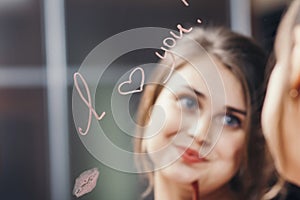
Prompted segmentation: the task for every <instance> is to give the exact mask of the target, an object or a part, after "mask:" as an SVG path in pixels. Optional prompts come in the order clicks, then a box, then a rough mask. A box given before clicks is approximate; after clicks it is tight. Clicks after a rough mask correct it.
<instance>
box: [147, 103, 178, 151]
mask: <svg viewBox="0 0 300 200" xmlns="http://www.w3.org/2000/svg"><path fill="white" fill-rule="evenodd" d="M158 109H159V110H160V111H157V110H158ZM162 111H163V114H162ZM181 121H182V120H181V117H180V111H178V109H177V108H176V105H175V103H168V104H163V102H158V103H157V104H156V105H155V108H154V109H153V112H152V115H151V124H149V127H148V128H147V130H146V139H144V140H145V142H146V146H147V150H148V152H149V151H157V150H158V149H161V148H164V147H167V146H168V145H170V144H171V143H172V137H174V136H176V134H177V133H178V131H179V130H180V126H181V123H182V122H181Z"/></svg>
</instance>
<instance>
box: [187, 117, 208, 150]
mask: <svg viewBox="0 0 300 200" xmlns="http://www.w3.org/2000/svg"><path fill="white" fill-rule="evenodd" d="M211 125H212V123H211V118H210V117H209V116H207V117H205V116H202V117H201V118H200V119H198V120H195V121H194V122H190V125H189V129H188V135H189V136H191V137H193V138H194V139H195V141H196V142H197V143H199V144H200V145H202V144H203V143H209V141H208V138H209V137H208V135H209V130H210V127H211Z"/></svg>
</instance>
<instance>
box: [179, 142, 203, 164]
mask: <svg viewBox="0 0 300 200" xmlns="http://www.w3.org/2000/svg"><path fill="white" fill-rule="evenodd" d="M176 147H177V149H178V150H179V152H180V154H182V155H181V158H182V160H183V161H184V162H186V163H190V164H192V163H200V162H206V161H207V159H206V158H202V157H200V155H199V153H198V152H197V151H195V150H193V149H190V148H186V147H182V146H176Z"/></svg>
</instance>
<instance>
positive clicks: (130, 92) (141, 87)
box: [118, 67, 145, 95]
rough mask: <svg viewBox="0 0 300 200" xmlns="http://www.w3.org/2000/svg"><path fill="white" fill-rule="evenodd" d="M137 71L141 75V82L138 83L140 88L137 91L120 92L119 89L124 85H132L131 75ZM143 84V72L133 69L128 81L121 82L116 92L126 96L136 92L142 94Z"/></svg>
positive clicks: (141, 69) (138, 68)
mask: <svg viewBox="0 0 300 200" xmlns="http://www.w3.org/2000/svg"><path fill="white" fill-rule="evenodd" d="M138 70H139V71H140V72H141V74H142V80H141V83H140V88H139V89H136V90H129V91H126V92H124V91H122V90H121V87H122V86H124V85H126V84H129V85H130V84H131V83H132V76H133V74H134V73H135V72H136V71H138ZM144 82H145V72H144V70H143V68H141V67H137V68H135V69H134V70H133V71H132V72H131V73H130V75H129V80H128V81H125V82H123V83H121V84H120V85H119V86H118V91H119V93H120V94H121V95H127V94H133V93H136V92H142V91H143V86H144Z"/></svg>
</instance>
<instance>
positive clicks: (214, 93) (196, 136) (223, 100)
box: [135, 28, 267, 200]
mask: <svg viewBox="0 0 300 200" xmlns="http://www.w3.org/2000/svg"><path fill="white" fill-rule="evenodd" d="M190 40H192V41H194V43H195V42H196V43H197V44H198V47H197V45H193V42H191V41H190ZM199 47H201V48H199ZM171 52H173V54H172V53H171ZM165 55H166V56H165V58H163V59H162V61H161V63H160V64H162V65H167V66H172V64H174V65H173V66H175V70H174V71H173V73H172V75H171V77H170V78H169V79H166V77H168V75H169V73H170V68H168V67H162V66H161V65H159V66H158V67H157V68H156V69H155V71H154V73H153V76H152V80H151V81H150V82H152V84H148V85H147V86H146V88H145V90H144V94H143V97H142V99H141V102H140V106H139V109H138V115H137V122H138V124H139V126H138V127H137V138H138V139H136V141H135V147H136V149H135V150H136V153H138V154H142V153H145V155H147V156H145V157H144V158H145V159H144V160H139V161H138V164H139V165H140V167H141V168H142V171H148V172H149V173H147V177H148V180H149V187H148V190H147V191H146V195H147V194H149V193H150V194H151V193H152V194H153V196H154V199H155V200H167V199H172V200H179V199H180V200H183V199H201V200H227V199H228V200H235V199H236V200H240V199H255V200H257V199H260V198H261V195H262V193H263V192H264V190H263V188H264V186H265V184H266V179H267V175H266V173H267V172H266V171H264V169H267V168H266V167H265V166H266V162H267V161H266V160H267V157H266V154H265V142H264V139H263V136H262V133H261V128H260V111H261V105H262V93H263V92H262V90H261V88H262V85H263V80H264V77H263V74H264V69H265V64H266V62H265V61H266V57H265V55H264V53H263V51H262V50H261V49H260V48H259V47H258V46H257V45H256V44H255V43H254V42H253V41H252V40H251V39H250V38H247V37H244V36H242V35H239V34H236V33H233V32H231V31H229V30H227V29H224V28H207V29H203V28H194V30H193V31H192V32H191V33H189V34H187V35H186V36H184V38H183V39H179V40H178V41H177V43H176V46H175V47H174V48H173V49H171V50H170V52H169V51H167V52H166V54H165ZM166 80H167V81H166ZM219 80H221V81H219ZM165 82H166V83H165ZM218 83H223V84H222V88H220V85H218Z"/></svg>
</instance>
